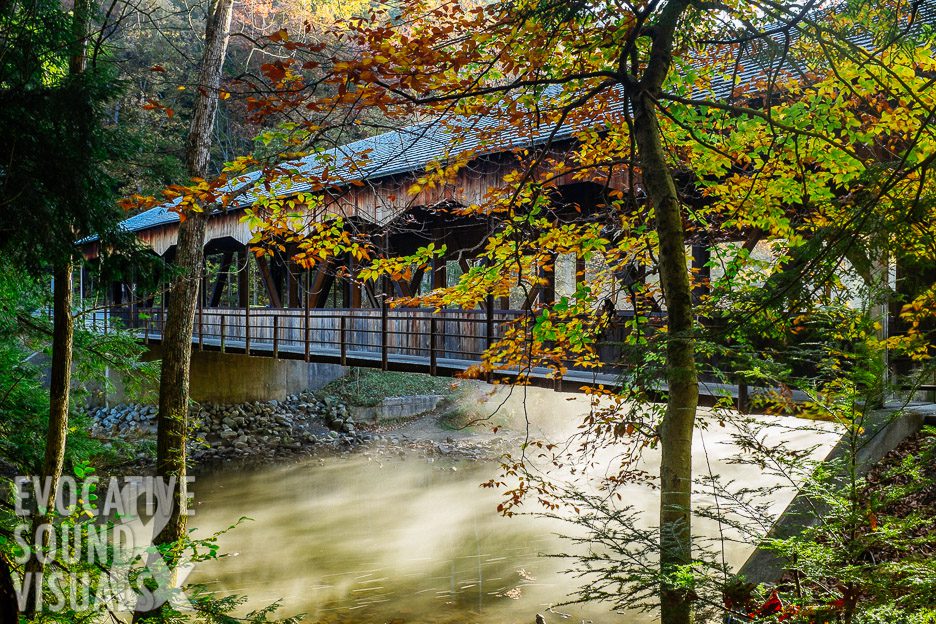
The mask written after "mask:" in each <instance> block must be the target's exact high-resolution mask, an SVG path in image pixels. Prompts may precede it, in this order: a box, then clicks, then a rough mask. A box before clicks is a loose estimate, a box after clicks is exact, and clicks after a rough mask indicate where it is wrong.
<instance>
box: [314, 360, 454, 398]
mask: <svg viewBox="0 0 936 624" xmlns="http://www.w3.org/2000/svg"><path fill="white" fill-rule="evenodd" d="M453 383H455V382H454V380H452V379H448V378H445V377H431V376H429V375H423V374H420V373H394V372H386V371H379V370H370V369H361V368H352V369H351V372H349V373H348V374H347V375H345V376H344V377H342V378H341V379H336V380H335V381H333V382H331V383H330V384H328V385H327V386H325V387H324V388H322V389H321V390H319V392H318V393H317V394H318V395H319V396H322V397H326V396H333V397H336V398H338V399H339V400H341V401H342V402H344V403H346V404H348V405H354V406H357V407H373V406H375V405H379V404H380V402H381V401H383V400H384V399H386V398H387V397H399V396H415V395H420V394H441V395H444V396H450V395H452V394H453V393H454V392H455V388H453Z"/></svg>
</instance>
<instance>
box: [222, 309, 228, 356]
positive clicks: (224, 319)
mask: <svg viewBox="0 0 936 624" xmlns="http://www.w3.org/2000/svg"><path fill="white" fill-rule="evenodd" d="M226 321H227V315H226V314H224V313H222V314H221V353H224V326H225V324H226Z"/></svg>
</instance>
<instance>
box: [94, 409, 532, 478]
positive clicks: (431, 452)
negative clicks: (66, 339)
mask: <svg viewBox="0 0 936 624" xmlns="http://www.w3.org/2000/svg"><path fill="white" fill-rule="evenodd" d="M156 414H157V408H156V407H155V406H152V405H140V404H124V405H115V406H110V407H100V408H96V409H92V410H90V412H89V415H90V416H91V419H92V423H93V424H92V427H91V433H92V435H94V436H96V437H98V438H101V439H108V440H114V439H120V440H123V441H126V442H134V443H137V444H138V446H139V447H140V450H139V452H138V454H137V457H136V459H137V460H138V461H143V462H145V461H147V460H150V459H152V457H151V454H152V449H153V445H152V444H149V450H147V444H146V442H147V441H148V440H153V441H154V440H155V437H156ZM190 419H191V420H190V422H191V427H192V429H191V433H192V435H191V438H192V439H191V441H190V443H189V454H190V456H191V457H192V459H193V460H194V461H195V462H196V463H205V464H209V463H215V462H219V461H229V460H247V461H260V462H268V461H276V460H279V459H284V458H290V457H301V456H308V455H316V454H319V453H343V452H350V451H353V450H355V449H357V448H359V447H367V448H365V449H364V450H363V453H364V454H365V455H366V456H368V457H373V458H380V457H382V456H401V457H402V456H417V457H421V458H424V459H427V460H430V461H434V459H435V458H438V457H451V458H453V459H478V460H481V459H493V458H496V457H498V456H499V455H501V454H502V453H503V452H505V451H506V450H507V449H508V448H509V447H510V446H511V445H512V444H513V443H514V442H515V441H509V440H507V439H505V438H504V437H501V436H498V437H496V438H494V437H476V436H474V435H470V434H462V435H459V434H456V433H454V432H453V433H451V434H450V433H447V432H445V431H444V430H442V429H441V428H440V427H439V426H438V424H437V423H436V419H435V418H434V417H433V416H432V415H430V416H426V417H423V418H422V419H408V420H405V421H398V422H393V423H388V424H383V425H380V426H377V425H363V424H359V423H356V422H355V421H354V419H353V418H352V417H351V416H350V409H349V408H348V406H347V405H345V404H343V403H342V402H340V401H339V400H338V399H337V398H335V397H331V396H328V397H325V398H320V397H318V396H316V395H314V394H312V393H311V392H303V393H300V394H297V395H293V396H290V397H287V398H286V400H284V401H267V402H252V403H242V404H236V405H215V404H202V405H198V406H194V407H193V408H192V410H191V411H190ZM423 421H425V423H426V426H425V427H418V426H416V427H414V426H413V424H414V422H415V423H419V422H423Z"/></svg>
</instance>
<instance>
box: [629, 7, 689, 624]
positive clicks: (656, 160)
mask: <svg viewBox="0 0 936 624" xmlns="http://www.w3.org/2000/svg"><path fill="white" fill-rule="evenodd" d="M688 5H689V2H688V1H687V0H682V1H676V0H674V1H670V2H668V3H667V4H666V6H665V7H664V8H663V11H662V13H661V15H660V21H659V23H658V24H657V25H656V28H655V30H654V36H653V45H652V47H651V51H650V59H649V62H648V64H647V69H646V71H645V73H644V75H643V78H642V79H641V81H640V82H639V84H638V85H637V88H636V93H634V94H633V97H632V103H633V107H634V138H635V141H636V143H637V149H638V152H639V160H640V165H641V177H642V181H643V184H644V188H645V189H646V193H647V197H648V199H649V201H650V203H651V205H652V207H653V210H654V211H655V214H656V232H657V236H658V238H659V256H660V282H661V285H662V287H663V296H664V298H665V300H666V316H667V336H666V382H667V386H668V393H667V401H666V411H665V413H664V415H663V421H662V422H661V424H660V429H659V435H660V446H661V450H662V459H661V463H660V488H661V493H660V572H661V575H662V578H661V586H660V607H661V622H662V624H687V623H689V622H692V619H693V616H692V611H693V609H692V600H693V595H692V591H691V589H689V588H687V587H679V586H676V585H674V584H673V583H672V578H673V575H674V573H675V572H676V571H677V570H678V569H679V567H680V566H687V565H689V564H690V563H691V561H692V552H691V551H692V535H691V527H692V523H691V520H692V500H691V493H692V432H693V428H694V426H695V414H696V407H697V405H698V401H699V385H698V374H697V371H696V364H695V339H694V337H693V312H692V288H691V285H690V276H689V270H688V268H687V257H686V248H685V237H684V232H683V225H682V210H681V208H680V202H679V196H678V194H677V192H676V185H675V184H674V182H673V177H672V174H671V173H670V171H669V168H668V166H667V164H666V159H665V151H664V149H663V143H662V140H661V136H660V126H659V122H658V119H657V115H656V100H657V97H658V96H659V94H660V91H661V88H662V85H663V81H664V79H665V78H666V75H667V73H668V72H669V68H670V63H671V61H672V48H673V34H674V32H675V30H676V27H677V24H678V22H679V19H680V18H681V16H682V14H683V13H684V12H685V11H686V9H687V7H688Z"/></svg>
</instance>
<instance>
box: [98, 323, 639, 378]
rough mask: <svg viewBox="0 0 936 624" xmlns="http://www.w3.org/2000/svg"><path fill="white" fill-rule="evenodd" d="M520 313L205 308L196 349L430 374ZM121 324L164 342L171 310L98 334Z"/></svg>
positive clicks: (608, 358) (469, 359)
mask: <svg viewBox="0 0 936 624" xmlns="http://www.w3.org/2000/svg"><path fill="white" fill-rule="evenodd" d="M524 314H529V313H528V312H524V311H520V310H492V309H476V310H450V309H445V310H439V311H436V310H432V309H427V308H386V307H384V308H350V309H345V308H324V309H307V308H247V309H244V308H201V309H199V310H197V311H196V313H195V326H194V332H193V346H194V347H195V348H197V349H211V350H216V351H222V352H229V353H245V354H248V355H256V356H266V357H283V358H292V359H297V358H299V359H305V360H307V361H308V360H317V361H329V362H337V363H341V364H343V365H348V364H351V365H361V364H362V363H364V364H365V365H370V366H375V367H380V368H384V369H387V368H388V367H389V365H390V364H391V362H393V363H395V364H400V363H401V362H403V363H407V362H408V363H411V364H413V366H414V367H417V368H419V369H421V370H425V371H426V372H429V373H430V374H438V373H439V369H440V368H445V369H446V371H447V372H450V371H451V369H452V368H453V367H457V368H460V369H464V368H466V367H467V366H468V365H470V364H471V363H475V362H480V361H481V357H482V354H483V353H484V352H485V351H486V350H487V348H488V347H489V346H490V345H491V344H493V343H494V342H495V341H496V340H498V339H500V338H501V337H502V336H503V332H504V330H505V328H506V327H507V325H508V324H509V323H511V322H513V321H515V320H517V319H518V318H519V317H521V316H522V315H524ZM629 316H630V315H628V314H626V313H619V315H618V316H617V317H616V318H615V320H614V321H613V322H612V323H611V326H610V327H609V328H608V330H607V331H605V333H604V337H603V340H602V343H601V344H600V345H599V356H600V358H601V361H603V362H608V363H609V365H610V364H612V363H617V362H619V361H620V355H621V354H620V345H621V342H622V341H623V338H624V335H625V332H626V328H625V325H626V321H627V320H628V318H629ZM115 319H119V320H117V321H116V322H117V323H119V324H120V325H121V326H122V327H125V328H127V329H131V330H133V331H135V332H136V333H137V334H138V335H139V336H140V338H142V339H143V340H144V341H146V342H160V341H161V339H162V334H163V331H164V327H165V322H166V312H165V310H164V309H160V308H133V309H130V308H127V307H124V308H118V309H114V310H112V311H110V312H109V313H108V314H105V315H100V316H98V317H95V319H94V324H95V326H96V327H97V329H98V330H99V331H108V328H109V327H113V326H114V325H115Z"/></svg>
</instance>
